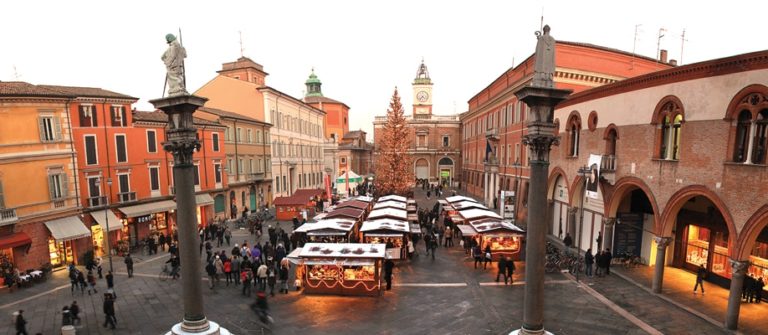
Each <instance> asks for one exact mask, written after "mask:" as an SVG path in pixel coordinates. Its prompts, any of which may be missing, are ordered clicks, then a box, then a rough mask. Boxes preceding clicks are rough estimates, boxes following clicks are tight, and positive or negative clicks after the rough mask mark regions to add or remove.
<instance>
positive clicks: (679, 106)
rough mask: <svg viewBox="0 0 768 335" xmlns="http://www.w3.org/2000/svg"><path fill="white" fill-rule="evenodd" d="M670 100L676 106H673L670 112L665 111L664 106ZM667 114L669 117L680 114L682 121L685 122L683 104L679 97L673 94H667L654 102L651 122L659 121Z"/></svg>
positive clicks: (657, 122)
mask: <svg viewBox="0 0 768 335" xmlns="http://www.w3.org/2000/svg"><path fill="white" fill-rule="evenodd" d="M670 102H671V103H672V104H673V105H675V107H676V108H674V109H673V110H672V111H671V112H669V111H665V110H664V107H665V106H666V105H667V104H668V103H670ZM667 114H670V116H671V117H670V119H673V118H674V117H675V116H677V115H678V114H680V115H682V116H683V120H682V123H685V107H684V106H683V102H682V101H681V100H680V98H678V97H677V96H674V95H668V96H665V97H663V98H661V99H660V100H659V102H658V103H657V104H656V107H655V108H654V109H653V114H652V115H651V124H659V123H661V120H663V119H664V117H666V116H667Z"/></svg>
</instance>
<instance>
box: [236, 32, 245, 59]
mask: <svg viewBox="0 0 768 335" xmlns="http://www.w3.org/2000/svg"><path fill="white" fill-rule="evenodd" d="M237 33H238V34H240V58H243V50H245V48H243V32H242V31H238V32H237Z"/></svg>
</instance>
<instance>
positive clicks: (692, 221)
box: [674, 210, 731, 287]
mask: <svg viewBox="0 0 768 335" xmlns="http://www.w3.org/2000/svg"><path fill="white" fill-rule="evenodd" d="M676 238H677V240H676V242H679V243H676V245H675V254H676V255H677V256H676V257H675V262H674V264H675V266H678V267H681V268H684V269H687V270H689V271H691V272H695V271H697V269H698V268H699V266H700V265H704V267H705V268H706V269H707V271H708V273H709V274H710V276H709V277H708V278H707V280H708V281H711V282H714V283H716V284H718V285H720V286H724V287H727V286H728V285H729V284H730V279H731V266H730V264H729V262H728V260H729V256H728V253H729V250H728V229H727V227H726V225H725V223H724V222H719V221H716V220H715V219H711V218H707V217H705V216H704V215H701V214H699V213H691V212H690V211H686V210H682V211H681V214H680V215H679V216H678V226H677V233H676Z"/></svg>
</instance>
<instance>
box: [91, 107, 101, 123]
mask: <svg viewBox="0 0 768 335" xmlns="http://www.w3.org/2000/svg"><path fill="white" fill-rule="evenodd" d="M98 114H99V113H96V105H93V106H91V124H92V125H93V126H94V127H98V126H99V121H98V118H96V115H98Z"/></svg>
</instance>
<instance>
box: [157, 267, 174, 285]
mask: <svg viewBox="0 0 768 335" xmlns="http://www.w3.org/2000/svg"><path fill="white" fill-rule="evenodd" d="M172 276H173V274H172V273H171V269H170V268H168V265H163V270H162V271H160V274H158V275H157V279H160V281H166V280H168V278H171V277H172Z"/></svg>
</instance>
